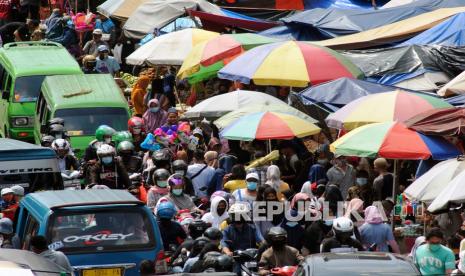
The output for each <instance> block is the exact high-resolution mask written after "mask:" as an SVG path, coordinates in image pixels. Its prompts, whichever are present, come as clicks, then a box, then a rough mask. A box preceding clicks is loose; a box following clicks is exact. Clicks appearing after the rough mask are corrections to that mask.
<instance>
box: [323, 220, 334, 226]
mask: <svg viewBox="0 0 465 276" xmlns="http://www.w3.org/2000/svg"><path fill="white" fill-rule="evenodd" d="M324 223H325V225H326V226H333V220H332V219H331V220H324Z"/></svg>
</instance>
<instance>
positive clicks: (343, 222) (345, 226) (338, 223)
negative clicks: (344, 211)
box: [333, 217, 354, 234]
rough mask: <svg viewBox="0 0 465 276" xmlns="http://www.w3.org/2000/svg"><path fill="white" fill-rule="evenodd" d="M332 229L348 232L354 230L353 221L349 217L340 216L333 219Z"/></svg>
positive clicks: (338, 231) (337, 231)
mask: <svg viewBox="0 0 465 276" xmlns="http://www.w3.org/2000/svg"><path fill="white" fill-rule="evenodd" d="M333 229H334V231H335V232H336V234H337V233H350V234H352V232H353V231H354V223H353V222H352V220H351V219H349V218H346V217H340V218H337V219H335V220H333Z"/></svg>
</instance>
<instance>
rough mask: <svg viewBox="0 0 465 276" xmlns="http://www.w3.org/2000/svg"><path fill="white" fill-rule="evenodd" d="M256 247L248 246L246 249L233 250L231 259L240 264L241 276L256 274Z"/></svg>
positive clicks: (253, 275)
mask: <svg viewBox="0 0 465 276" xmlns="http://www.w3.org/2000/svg"><path fill="white" fill-rule="evenodd" d="M257 256H258V249H255V248H248V249H246V250H236V251H234V252H233V259H234V261H235V262H236V264H238V265H240V275H241V276H255V275H258V263H257Z"/></svg>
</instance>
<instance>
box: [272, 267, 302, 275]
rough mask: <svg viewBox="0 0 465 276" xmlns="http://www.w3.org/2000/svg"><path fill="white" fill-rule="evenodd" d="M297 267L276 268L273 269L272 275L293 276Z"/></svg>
mask: <svg viewBox="0 0 465 276" xmlns="http://www.w3.org/2000/svg"><path fill="white" fill-rule="evenodd" d="M296 270H297V266H283V267H275V268H273V269H271V275H276V276H292V275H294V272H296Z"/></svg>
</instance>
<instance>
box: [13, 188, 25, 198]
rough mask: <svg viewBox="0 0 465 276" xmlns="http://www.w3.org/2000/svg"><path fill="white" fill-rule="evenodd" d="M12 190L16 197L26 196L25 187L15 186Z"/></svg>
mask: <svg viewBox="0 0 465 276" xmlns="http://www.w3.org/2000/svg"><path fill="white" fill-rule="evenodd" d="M11 189H12V190H13V192H14V193H15V195H17V196H24V188H23V187H21V186H19V185H14V186H13V187H11Z"/></svg>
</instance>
